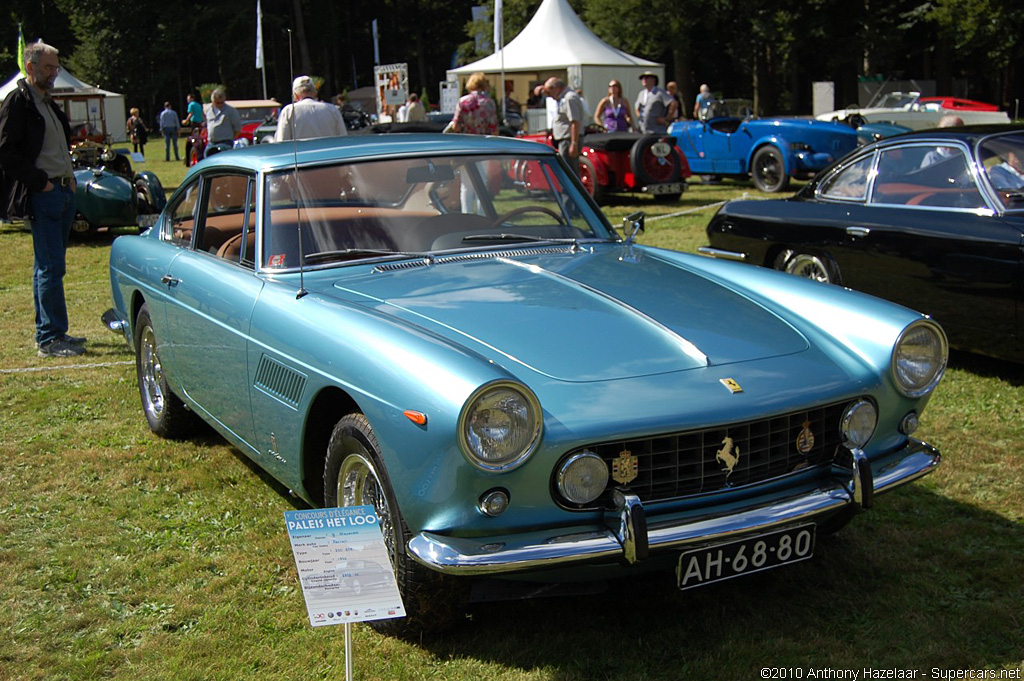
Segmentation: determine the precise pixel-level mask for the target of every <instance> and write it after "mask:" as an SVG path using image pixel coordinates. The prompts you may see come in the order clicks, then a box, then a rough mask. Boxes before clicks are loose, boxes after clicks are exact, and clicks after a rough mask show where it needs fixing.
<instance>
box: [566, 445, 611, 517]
mask: <svg viewBox="0 0 1024 681" xmlns="http://www.w3.org/2000/svg"><path fill="white" fill-rule="evenodd" d="M607 486H608V465H607V464H605V462H604V459H602V458H601V457H599V456H598V455H597V454H594V453H593V452H591V451H589V450H583V451H582V452H578V453H576V454H573V455H572V456H570V457H569V458H568V459H566V460H565V461H564V462H563V463H562V465H561V467H560V468H559V470H558V491H559V492H560V493H561V494H562V496H563V497H564V498H565V500H566V501H569V502H571V503H573V504H589V503H591V502H592V501H594V500H595V499H597V498H598V497H599V496H601V494H602V493H603V492H604V490H605V488H606V487H607Z"/></svg>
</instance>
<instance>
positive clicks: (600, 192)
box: [580, 156, 606, 205]
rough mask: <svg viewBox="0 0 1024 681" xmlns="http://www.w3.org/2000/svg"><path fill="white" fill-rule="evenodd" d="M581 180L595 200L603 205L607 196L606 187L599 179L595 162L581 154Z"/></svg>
mask: <svg viewBox="0 0 1024 681" xmlns="http://www.w3.org/2000/svg"><path fill="white" fill-rule="evenodd" d="M580 181H581V182H583V186H584V187H586V188H587V193H588V194H590V195H591V196H592V197H593V198H594V201H596V202H597V203H598V205H603V204H604V202H605V198H606V197H605V189H604V187H602V186H601V184H600V182H598V180H597V170H596V169H595V168H594V162H593V161H591V160H590V159H589V158H587V157H586V156H580Z"/></svg>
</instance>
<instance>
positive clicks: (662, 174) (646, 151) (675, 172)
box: [629, 135, 682, 185]
mask: <svg viewBox="0 0 1024 681" xmlns="http://www.w3.org/2000/svg"><path fill="white" fill-rule="evenodd" d="M662 141H665V142H666V143H668V144H669V147H670V153H669V154H668V155H667V156H664V157H659V156H655V155H654V151H653V150H652V148H653V147H654V145H655V144H658V143H660V142H662ZM672 147H674V138H672V137H665V136H664V135H644V136H643V137H641V138H640V139H638V140H637V141H636V142H635V143H634V144H633V147H632V148H631V149H630V150H629V164H630V167H631V168H632V169H633V176H634V177H636V181H637V184H638V185H647V184H663V183H666V182H679V181H681V175H682V169H681V166H680V163H679V157H678V156H676V154H675V149H674V148H672Z"/></svg>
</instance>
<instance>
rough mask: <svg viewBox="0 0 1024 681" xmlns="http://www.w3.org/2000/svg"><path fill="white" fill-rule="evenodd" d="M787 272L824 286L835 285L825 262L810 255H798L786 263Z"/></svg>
mask: <svg viewBox="0 0 1024 681" xmlns="http://www.w3.org/2000/svg"><path fill="white" fill-rule="evenodd" d="M786 272H787V273H789V274H795V275H796V276H798V277H804V278H805V279H813V280H814V281H820V282H822V283H823V284H833V283H835V281H834V277H833V276H832V271H831V269H830V268H829V266H828V265H827V264H826V263H825V261H823V260H822V259H821V258H819V257H818V256H816V255H811V254H810V253H798V254H796V255H794V256H793V257H792V258H790V259H789V261H788V262H787V263H786Z"/></svg>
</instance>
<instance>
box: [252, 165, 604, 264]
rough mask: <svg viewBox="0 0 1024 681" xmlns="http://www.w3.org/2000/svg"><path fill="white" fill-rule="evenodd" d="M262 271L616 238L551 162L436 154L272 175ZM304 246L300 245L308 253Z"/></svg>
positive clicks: (267, 190) (268, 186)
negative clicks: (511, 246) (456, 251)
mask: <svg viewBox="0 0 1024 681" xmlns="http://www.w3.org/2000/svg"><path fill="white" fill-rule="evenodd" d="M265 182H266V185H265V196H266V200H265V202H264V215H263V237H262V238H263V245H264V248H263V253H264V256H263V267H267V268H284V269H290V268H295V267H298V266H299V264H300V262H299V254H300V253H301V254H302V258H303V260H302V264H303V265H304V266H305V265H308V266H317V265H323V264H326V263H331V264H338V263H344V262H350V261H355V260H363V259H372V258H396V257H409V256H420V255H426V254H431V253H436V252H439V251H450V250H458V249H466V248H480V247H496V246H502V247H507V246H508V245H509V244H534V245H536V244H546V243H561V242H568V243H574V242H575V243H578V242H580V241H586V240H608V239H616V238H617V237H616V236H615V234H614V232H613V231H612V230H611V229H610V227H608V225H607V223H606V222H605V221H604V219H603V218H602V217H601V215H600V213H599V211H596V210H595V209H594V208H593V207H592V206H591V204H590V203H588V202H587V201H586V199H585V198H584V194H583V193H582V192H581V191H579V189H578V188H577V187H576V186H575V185H573V184H571V183H570V182H569V181H568V179H567V178H566V176H565V174H564V171H563V169H562V167H561V166H560V165H559V164H558V163H557V161H556V159H555V157H552V156H525V155H524V156H507V155H505V156H501V157H488V156H479V155H477V156H432V157H417V158H401V159H387V160H379V161H377V160H375V161H361V162H358V163H346V164H334V165H325V166H317V167H303V168H299V169H297V170H288V171H282V172H278V173H273V174H270V175H268V176H267V178H266V180H265ZM300 244H301V245H300Z"/></svg>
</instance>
